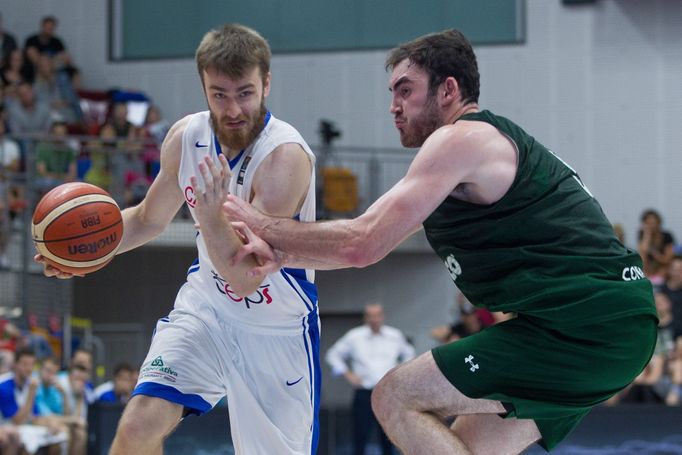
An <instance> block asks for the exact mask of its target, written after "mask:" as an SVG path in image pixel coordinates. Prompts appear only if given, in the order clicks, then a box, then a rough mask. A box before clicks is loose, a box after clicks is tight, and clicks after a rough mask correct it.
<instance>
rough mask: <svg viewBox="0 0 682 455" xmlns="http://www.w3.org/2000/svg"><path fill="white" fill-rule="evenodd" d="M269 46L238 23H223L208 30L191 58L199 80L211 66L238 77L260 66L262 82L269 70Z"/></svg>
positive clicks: (231, 76)
mask: <svg viewBox="0 0 682 455" xmlns="http://www.w3.org/2000/svg"><path fill="white" fill-rule="evenodd" d="M271 55H272V54H271V52H270V46H269V45H268V42H267V41H266V40H265V38H263V37H262V36H261V35H260V34H259V33H258V32H257V31H255V30H253V29H252V28H249V27H246V26H244V25H240V24H226V25H224V26H223V27H222V28H221V29H219V30H211V31H209V32H208V33H206V35H204V38H203V39H202V40H201V43H199V47H198V48H197V51H196V54H195V59H196V62H197V70H198V71H199V76H200V77H201V81H202V82H203V80H204V71H205V70H207V69H209V68H211V69H215V70H217V71H218V72H219V73H221V74H225V75H226V76H228V77H229V78H230V79H238V78H240V77H242V76H244V74H245V73H246V72H247V71H249V70H251V69H252V68H253V67H254V66H258V67H259V68H260V72H261V77H262V78H263V82H265V80H266V79H267V77H268V74H269V73H270V57H271Z"/></svg>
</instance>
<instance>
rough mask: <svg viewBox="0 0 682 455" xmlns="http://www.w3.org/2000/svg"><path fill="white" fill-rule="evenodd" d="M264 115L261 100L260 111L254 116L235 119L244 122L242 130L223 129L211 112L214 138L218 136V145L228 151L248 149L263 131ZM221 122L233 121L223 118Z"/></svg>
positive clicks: (263, 104) (264, 110)
mask: <svg viewBox="0 0 682 455" xmlns="http://www.w3.org/2000/svg"><path fill="white" fill-rule="evenodd" d="M266 113H267V109H266V108H265V99H263V100H261V103H260V109H259V110H258V111H257V112H256V113H255V114H254V115H252V116H249V117H246V116H241V117H239V118H238V119H237V120H238V121H246V124H245V125H244V126H243V127H242V128H238V129H231V128H225V127H224V126H223V124H222V123H220V122H219V121H218V118H217V117H216V116H215V114H213V112H211V124H212V125H213V130H214V131H215V133H216V136H218V141H219V142H220V145H223V146H225V147H227V148H229V149H230V150H242V149H245V148H246V147H248V146H249V144H251V143H252V142H253V141H254V139H256V137H257V136H258V135H259V134H260V132H261V131H263V127H264V126H265V114H266ZM223 121H224V122H227V121H234V119H229V120H228V119H225V118H223Z"/></svg>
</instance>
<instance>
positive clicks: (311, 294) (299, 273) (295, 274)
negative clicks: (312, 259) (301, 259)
mask: <svg viewBox="0 0 682 455" xmlns="http://www.w3.org/2000/svg"><path fill="white" fill-rule="evenodd" d="M280 273H281V274H282V276H283V277H284V279H285V280H286V281H287V283H289V285H290V286H291V287H292V288H293V289H294V291H296V294H298V296H299V297H300V298H301V300H303V303H305V306H306V308H308V311H313V309H314V308H316V307H317V286H315V283H311V282H310V281H308V280H307V279H306V276H305V269H292V268H288V267H285V268H283V269H282V270H280ZM291 278H293V279H294V280H296V283H298V285H299V286H300V287H301V290H303V293H304V294H305V297H303V296H302V295H301V293H300V292H298V289H297V288H296V286H294V284H293V283H292V282H291ZM306 297H307V299H306ZM308 302H310V305H309V304H308Z"/></svg>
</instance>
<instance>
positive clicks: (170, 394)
mask: <svg viewBox="0 0 682 455" xmlns="http://www.w3.org/2000/svg"><path fill="white" fill-rule="evenodd" d="M135 395H145V396H149V397H156V398H163V399H164V400H166V401H170V402H171V403H176V404H181V405H183V406H184V407H185V408H187V411H188V412H189V413H190V414H196V415H201V414H205V413H207V412H208V411H210V410H211V404H210V403H209V402H208V401H206V400H204V399H203V398H201V396H199V395H196V394H193V393H182V392H180V391H179V390H178V389H176V388H175V387H171V386H168V385H164V384H157V383H155V382H143V383H142V384H138V385H137V387H135V390H133V393H132V396H135Z"/></svg>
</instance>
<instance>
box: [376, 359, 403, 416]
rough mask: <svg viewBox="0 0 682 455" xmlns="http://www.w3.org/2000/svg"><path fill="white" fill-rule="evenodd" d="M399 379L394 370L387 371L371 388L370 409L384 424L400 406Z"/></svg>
mask: <svg viewBox="0 0 682 455" xmlns="http://www.w3.org/2000/svg"><path fill="white" fill-rule="evenodd" d="M399 390H400V381H399V379H398V378H397V375H396V374H395V373H394V372H392V371H391V372H389V373H387V374H386V375H385V376H384V377H383V378H382V379H381V381H379V383H378V384H377V385H376V387H375V388H374V390H372V410H373V411H374V415H375V416H376V417H377V419H378V420H379V422H381V423H382V424H385V423H386V422H387V421H388V419H389V417H390V416H391V415H395V414H396V412H395V411H396V410H397V407H399V406H400V404H401V400H400V397H399V394H400V393H399Z"/></svg>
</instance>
